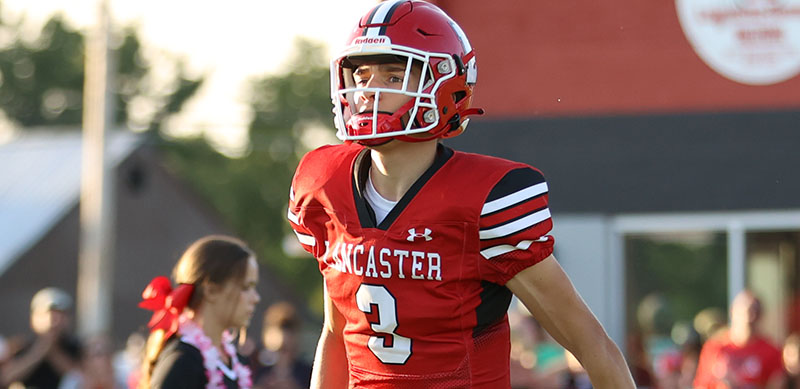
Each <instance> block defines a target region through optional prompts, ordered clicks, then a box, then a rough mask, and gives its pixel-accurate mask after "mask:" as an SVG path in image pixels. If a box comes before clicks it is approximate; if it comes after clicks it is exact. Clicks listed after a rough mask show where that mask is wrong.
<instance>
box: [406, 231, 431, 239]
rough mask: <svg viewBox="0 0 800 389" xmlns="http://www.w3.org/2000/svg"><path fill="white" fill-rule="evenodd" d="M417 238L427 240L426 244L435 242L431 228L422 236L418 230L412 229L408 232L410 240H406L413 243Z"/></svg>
mask: <svg viewBox="0 0 800 389" xmlns="http://www.w3.org/2000/svg"><path fill="white" fill-rule="evenodd" d="M417 238H425V241H426V242H427V241H430V240H433V238H432V237H431V229H430V228H426V229H425V232H424V233H422V234H420V233H418V232H417V229H416V228H412V229H410V230H408V238H406V240H407V241H409V242H413V241H414V240H416V239H417Z"/></svg>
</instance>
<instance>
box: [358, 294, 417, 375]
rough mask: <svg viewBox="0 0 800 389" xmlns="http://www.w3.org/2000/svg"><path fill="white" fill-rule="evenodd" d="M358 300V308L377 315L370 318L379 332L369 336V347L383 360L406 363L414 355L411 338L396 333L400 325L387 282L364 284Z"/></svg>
mask: <svg viewBox="0 0 800 389" xmlns="http://www.w3.org/2000/svg"><path fill="white" fill-rule="evenodd" d="M356 302H357V303H358V309H360V310H361V311H362V312H364V313H366V314H367V315H375V316H373V317H376V318H377V320H371V321H370V323H371V324H370V327H371V328H372V330H373V331H375V332H376V333H378V334H379V335H376V336H370V337H369V342H368V344H367V346H368V347H369V349H370V351H372V353H373V354H375V356H376V357H378V359H379V360H380V361H381V362H383V363H386V364H391V365H402V364H405V363H406V361H408V358H409V357H410V356H411V339H410V338H406V337H405V336H401V335H398V334H395V333H394V331H395V330H396V329H397V304H396V303H395V299H394V296H392V294H391V293H389V290H388V289H386V287H385V286H382V285H367V284H361V286H360V287H359V288H358V292H356ZM376 310H377V314H376V312H375V311H376Z"/></svg>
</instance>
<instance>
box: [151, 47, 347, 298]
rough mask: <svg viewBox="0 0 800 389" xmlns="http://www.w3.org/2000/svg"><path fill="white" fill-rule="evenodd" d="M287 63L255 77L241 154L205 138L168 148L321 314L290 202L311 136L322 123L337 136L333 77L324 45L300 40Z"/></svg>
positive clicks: (316, 283)
mask: <svg viewBox="0 0 800 389" xmlns="http://www.w3.org/2000/svg"><path fill="white" fill-rule="evenodd" d="M287 63H288V64H289V65H287V67H286V69H287V71H286V72H284V73H282V74H277V75H268V76H263V77H259V78H256V79H254V80H252V84H251V85H252V87H251V103H250V104H251V107H252V109H253V114H254V116H253V119H252V121H251V123H250V126H249V139H250V148H249V150H248V152H247V153H246V154H245V155H244V156H243V157H240V158H233V159H231V158H227V157H224V156H222V155H221V154H218V153H213V152H212V151H211V150H212V149H211V148H210V147H208V145H207V144H205V142H204V141H203V140H201V139H195V140H193V141H191V142H181V143H176V144H173V145H171V146H170V147H169V148H168V149H167V150H166V151H167V155H168V161H169V165H170V166H172V167H173V169H175V171H177V172H178V173H179V174H180V175H181V176H184V177H187V178H188V179H189V181H190V182H191V183H192V185H193V186H194V187H195V188H196V189H197V191H198V192H200V193H201V194H202V195H203V196H204V198H206V199H207V200H208V201H209V202H211V203H212V204H213V206H214V207H215V208H216V209H217V210H219V211H220V213H221V214H222V215H223V217H224V218H225V219H226V220H227V221H228V223H229V224H230V225H231V226H232V227H233V228H234V229H235V230H236V231H237V232H238V233H239V234H241V236H242V238H244V239H245V240H246V241H247V242H248V243H249V244H250V245H251V246H252V247H253V249H254V250H256V251H257V253H258V254H259V257H260V259H261V260H262V261H263V262H266V263H267V264H269V266H270V267H271V268H272V269H274V270H275V271H276V272H277V274H278V275H279V278H280V279H281V280H283V282H285V283H286V285H291V286H293V288H294V289H295V290H296V291H297V292H298V293H299V294H300V295H301V296H303V297H305V298H306V300H307V302H308V303H309V306H310V307H311V308H312V310H313V311H316V312H318V313H319V312H321V310H322V307H321V301H322V298H321V294H322V282H321V276H320V275H319V271H318V270H317V262H316V261H315V260H314V259H313V258H311V257H309V256H307V255H302V254H293V253H292V252H291V251H290V250H286V249H285V246H286V244H287V243H286V242H291V243H294V240H296V238H295V237H294V235H293V234H291V232H290V230H289V228H288V224H287V221H286V212H287V210H286V206H287V202H288V196H289V186H290V183H291V178H292V175H293V173H294V169H295V167H296V166H297V163H298V161H299V158H300V157H301V156H302V155H303V154H304V153H305V152H306V151H308V149H309V147H310V145H308V144H306V143H308V141H307V140H308V139H309V138H310V137H311V138H313V137H314V136H313V134H314V131H315V130H318V129H321V128H324V129H325V131H323V133H327V134H329V135H331V136H332V135H333V134H334V130H333V129H332V125H331V124H332V120H331V103H330V91H329V85H330V76H329V72H328V68H327V59H326V58H325V52H324V50H323V46H321V45H319V44H315V43H312V42H309V41H306V40H298V41H297V42H296V44H295V52H294V54H293V55H292V56H291V58H290V59H289V60H288V61H287ZM312 141H313V140H312ZM210 153H212V154H210ZM287 251H289V252H288V253H287Z"/></svg>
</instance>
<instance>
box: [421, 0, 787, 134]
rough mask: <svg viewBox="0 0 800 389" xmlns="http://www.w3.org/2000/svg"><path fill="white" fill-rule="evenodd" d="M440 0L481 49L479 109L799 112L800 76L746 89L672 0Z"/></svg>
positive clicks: (516, 112)
mask: <svg viewBox="0 0 800 389" xmlns="http://www.w3.org/2000/svg"><path fill="white" fill-rule="evenodd" d="M435 3H436V4H438V5H439V6H440V7H441V8H442V9H444V10H445V11H446V12H447V13H448V14H450V16H452V17H453V19H455V20H456V21H457V22H458V23H459V25H460V26H461V27H462V28H463V29H464V31H465V32H466V33H467V36H468V37H469V38H470V42H471V43H472V45H473V47H474V48H475V51H476V54H477V61H478V85H477V89H476V98H475V105H476V106H478V107H483V108H485V109H486V111H487V116H488V115H491V116H504V117H508V116H532V115H536V116H565V115H576V114H577V115H581V114H625V113H628V114H630V113H643V112H649V113H654V112H655V113H659V112H660V113H668V112H669V113H674V112H695V111H704V112H708V111H714V112H716V111H740V110H747V111H757V110H774V109H797V108H800V77H797V76H796V77H794V78H792V79H790V80H787V81H784V82H781V83H778V84H773V85H769V86H749V85H744V84H740V83H737V82H735V81H732V80H729V79H727V78H725V77H723V76H722V75H720V74H718V73H716V72H715V71H714V70H713V69H711V68H709V67H708V66H707V65H706V64H705V63H704V62H703V61H702V59H701V58H700V57H699V56H698V55H697V54H696V53H695V52H694V50H693V49H692V47H691V45H690V44H689V42H688V41H687V38H686V36H685V35H684V33H683V30H682V29H681V27H680V24H679V21H678V16H677V13H676V9H675V2H674V0H660V1H652V0H649V1H643V0H617V1H576V0H498V1H486V0H439V1H435ZM798 127H800V125H798Z"/></svg>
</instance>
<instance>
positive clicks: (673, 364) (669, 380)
mask: <svg viewBox="0 0 800 389" xmlns="http://www.w3.org/2000/svg"><path fill="white" fill-rule="evenodd" d="M672 340H673V341H674V342H675V344H676V345H677V346H678V348H677V349H675V350H670V351H668V352H665V353H663V354H661V355H660V356H659V357H658V358H657V359H656V362H655V376H656V382H657V384H656V387H657V388H658V389H690V388H692V382H693V381H694V375H695V371H696V370H697V361H698V358H699V357H700V349H701V348H702V347H703V343H702V341H701V338H700V334H699V333H697V331H695V330H694V328H693V327H692V326H690V325H689V324H688V323H684V322H678V323H675V325H674V326H673V328H672Z"/></svg>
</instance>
